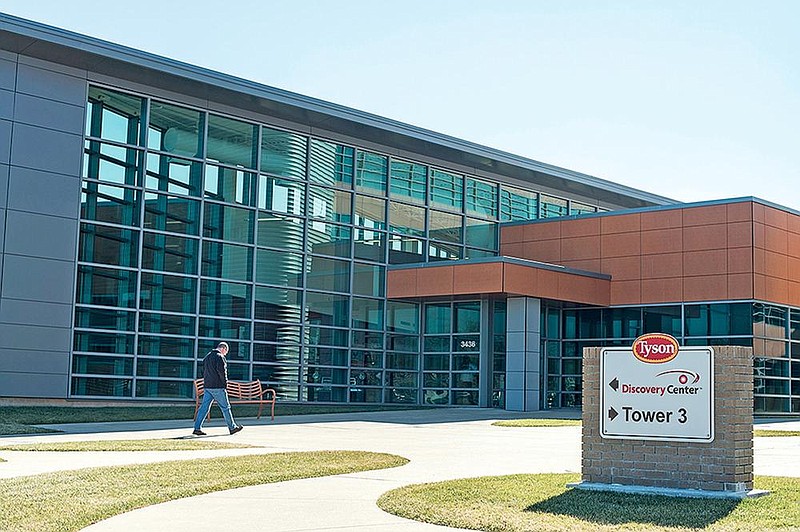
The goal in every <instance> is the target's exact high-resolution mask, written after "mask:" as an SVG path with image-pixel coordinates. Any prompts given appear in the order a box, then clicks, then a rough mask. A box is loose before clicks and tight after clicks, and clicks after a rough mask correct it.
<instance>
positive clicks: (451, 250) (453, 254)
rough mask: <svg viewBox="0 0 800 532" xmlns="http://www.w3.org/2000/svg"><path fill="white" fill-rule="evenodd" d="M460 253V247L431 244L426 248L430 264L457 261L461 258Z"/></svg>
mask: <svg viewBox="0 0 800 532" xmlns="http://www.w3.org/2000/svg"><path fill="white" fill-rule="evenodd" d="M461 251H462V250H461V246H456V245H454V244H439V243H438V242H431V244H430V246H428V260H430V261H431V262H434V261H437V260H458V259H460V258H461Z"/></svg>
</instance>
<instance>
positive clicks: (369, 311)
mask: <svg viewBox="0 0 800 532" xmlns="http://www.w3.org/2000/svg"><path fill="white" fill-rule="evenodd" d="M353 328H354V329H372V330H377V331H380V330H382V329H383V301H382V300H379V299H364V298H361V297H354V298H353Z"/></svg>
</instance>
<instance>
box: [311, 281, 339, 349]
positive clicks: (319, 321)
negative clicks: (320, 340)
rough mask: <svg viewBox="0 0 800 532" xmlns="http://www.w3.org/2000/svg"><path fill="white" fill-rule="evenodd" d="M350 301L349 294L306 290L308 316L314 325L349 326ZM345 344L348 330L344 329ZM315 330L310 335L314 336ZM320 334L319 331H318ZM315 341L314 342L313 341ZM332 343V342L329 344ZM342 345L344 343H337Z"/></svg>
mask: <svg viewBox="0 0 800 532" xmlns="http://www.w3.org/2000/svg"><path fill="white" fill-rule="evenodd" d="M349 304H350V302H349V300H348V298H347V296H336V295H332V294H321V293H318V292H306V316H307V320H308V323H310V324H312V325H330V326H334V327H349V325H350V310H349V306H350V305H349ZM344 333H345V339H344V344H343V345H347V331H344ZM313 334H314V333H313V331H309V335H310V336H313ZM316 334H319V333H316ZM312 343H313V342H312ZM327 345H331V344H327ZM336 345H342V344H336Z"/></svg>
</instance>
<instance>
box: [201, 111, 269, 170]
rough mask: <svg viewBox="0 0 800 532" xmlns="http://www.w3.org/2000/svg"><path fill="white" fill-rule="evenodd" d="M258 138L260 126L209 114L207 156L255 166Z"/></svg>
mask: <svg viewBox="0 0 800 532" xmlns="http://www.w3.org/2000/svg"><path fill="white" fill-rule="evenodd" d="M257 139H258V126H255V125H253V124H248V123H246V122H240V121H239V120H232V119H230V118H224V117H222V116H216V115H209V117H208V147H207V149H206V157H207V158H208V159H211V160H214V161H218V162H221V163H223V164H231V165H234V166H243V167H245V168H255V167H256V151H257V150H256V141H257Z"/></svg>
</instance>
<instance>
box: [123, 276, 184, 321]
mask: <svg viewBox="0 0 800 532" xmlns="http://www.w3.org/2000/svg"><path fill="white" fill-rule="evenodd" d="M134 293H135V292H134ZM196 297H197V282H196V280H195V279H192V278H191V277H178V276H175V275H161V274H156V273H142V289H141V293H140V295H139V307H140V308H143V309H147V310H160V311H164V312H183V313H187V314H188V313H194V312H195V303H196Z"/></svg>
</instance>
